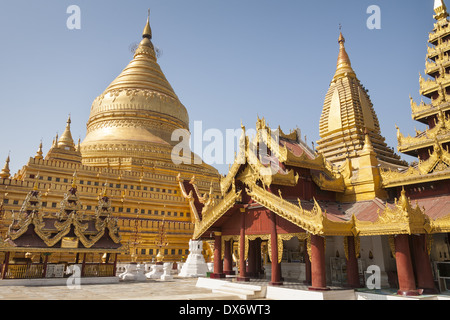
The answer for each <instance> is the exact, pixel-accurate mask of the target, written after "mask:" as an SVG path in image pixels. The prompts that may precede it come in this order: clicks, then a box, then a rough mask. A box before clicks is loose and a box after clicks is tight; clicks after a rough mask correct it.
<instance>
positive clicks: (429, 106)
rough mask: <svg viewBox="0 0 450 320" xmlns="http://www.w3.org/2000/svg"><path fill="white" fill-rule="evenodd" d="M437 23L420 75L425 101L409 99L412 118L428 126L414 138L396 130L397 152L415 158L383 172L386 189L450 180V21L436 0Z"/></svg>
mask: <svg viewBox="0 0 450 320" xmlns="http://www.w3.org/2000/svg"><path fill="white" fill-rule="evenodd" d="M434 11H435V13H436V15H435V16H434V19H435V20H436V22H435V24H434V28H433V31H432V32H430V34H429V36H428V43H429V46H428V51H427V55H426V62H425V74H426V75H427V78H424V77H423V76H422V75H420V76H419V84H420V95H421V96H423V97H425V99H426V100H428V102H424V101H423V100H422V101H421V103H420V104H417V103H416V102H414V100H413V99H412V98H410V100H411V109H412V118H413V120H416V121H418V122H421V123H423V124H426V125H427V128H426V129H425V130H423V131H420V130H417V129H416V135H415V136H410V135H408V136H404V135H403V134H402V133H401V132H400V129H399V128H398V127H397V140H398V146H397V149H398V151H400V152H402V153H405V154H408V155H411V156H414V157H417V158H418V161H417V162H416V163H414V164H413V165H412V166H411V167H409V168H408V170H406V171H403V172H398V171H391V170H387V171H383V172H382V176H383V184H384V186H386V187H395V186H401V185H412V184H416V183H423V182H432V181H439V180H446V179H448V178H449V177H450V152H449V148H448V147H449V144H450V116H449V114H450V76H449V70H450V22H449V20H448V16H449V14H448V12H447V7H446V5H445V3H444V2H443V1H442V0H435V3H434Z"/></svg>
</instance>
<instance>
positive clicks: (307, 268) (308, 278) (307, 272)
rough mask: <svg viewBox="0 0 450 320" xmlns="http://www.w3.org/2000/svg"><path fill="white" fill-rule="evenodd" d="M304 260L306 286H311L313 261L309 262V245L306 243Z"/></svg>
mask: <svg viewBox="0 0 450 320" xmlns="http://www.w3.org/2000/svg"><path fill="white" fill-rule="evenodd" d="M303 257H304V258H303V260H305V281H304V282H303V283H304V284H307V285H311V260H309V254H308V244H307V242H306V240H305V241H304V251H303Z"/></svg>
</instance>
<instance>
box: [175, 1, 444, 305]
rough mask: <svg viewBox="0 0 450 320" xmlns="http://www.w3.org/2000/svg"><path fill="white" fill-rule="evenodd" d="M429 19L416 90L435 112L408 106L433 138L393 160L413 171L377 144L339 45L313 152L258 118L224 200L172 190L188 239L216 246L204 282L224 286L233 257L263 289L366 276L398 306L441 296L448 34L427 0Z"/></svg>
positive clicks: (354, 281)
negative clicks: (411, 157) (189, 220)
mask: <svg viewBox="0 0 450 320" xmlns="http://www.w3.org/2000/svg"><path fill="white" fill-rule="evenodd" d="M434 10H435V12H436V15H435V19H436V21H437V23H436V25H435V28H434V31H433V33H431V34H430V43H431V44H433V47H431V48H430V49H429V54H428V58H429V59H431V60H429V61H427V72H428V74H429V75H431V76H432V78H433V79H431V80H426V82H425V81H424V80H422V79H421V80H420V81H421V94H424V95H425V96H427V97H430V98H431V99H432V101H431V103H430V104H422V105H421V106H420V109H419V107H417V106H416V105H415V104H413V118H414V119H417V120H419V119H420V120H421V121H426V122H427V123H429V126H430V129H428V130H427V131H425V132H424V133H419V134H418V136H417V137H415V138H410V139H409V140H408V141H410V142H409V144H408V146H409V147H408V148H409V149H405V148H406V144H403V137H402V136H401V135H399V146H398V150H399V151H401V152H408V154H410V153H409V152H411V153H412V152H413V151H414V152H415V154H417V155H418V157H419V159H418V160H419V162H418V163H413V164H411V165H408V164H407V163H406V162H404V161H401V160H400V157H399V156H398V155H396V154H395V153H394V151H393V150H392V149H391V148H390V147H388V146H387V145H386V144H385V142H384V138H383V136H382V135H381V133H380V129H379V123H378V120H377V117H376V113H375V107H374V106H373V105H372V103H371V102H370V98H369V96H368V95H367V90H365V89H364V87H362V85H361V84H360V82H359V80H358V79H357V77H356V73H355V71H354V70H353V68H352V66H351V63H350V59H349V55H348V54H347V52H346V49H345V45H344V42H345V40H344V37H343V35H342V34H340V36H339V40H338V43H339V55H338V62H337V68H336V73H335V75H334V77H333V80H332V82H331V84H330V87H329V90H328V93H327V95H326V97H325V102H324V106H323V112H322V117H321V119H320V137H321V139H320V140H319V142H318V144H319V145H318V147H317V150H316V151H315V150H311V149H310V148H308V146H307V145H306V143H305V142H304V141H302V139H301V137H300V136H299V134H298V131H292V132H290V133H289V134H286V133H283V131H282V130H281V129H280V128H278V129H276V130H272V129H271V128H270V127H269V125H268V124H267V123H266V120H265V119H264V118H263V119H258V120H257V123H256V129H257V134H256V136H255V137H254V138H252V139H250V138H249V137H248V136H247V135H246V134H245V127H244V126H243V128H242V129H243V130H242V136H241V139H240V149H239V152H238V153H237V155H236V159H235V162H234V164H233V165H232V166H231V167H230V170H229V172H228V174H227V175H226V176H224V177H222V179H221V181H220V187H221V191H222V199H215V198H213V197H211V196H208V195H207V194H206V195H202V194H200V193H199V192H197V190H196V186H195V181H192V180H191V181H189V182H188V181H187V180H183V179H181V178H179V186H180V189H181V190H182V194H183V196H184V197H185V198H186V199H187V200H188V202H189V203H190V208H191V211H192V213H193V215H194V217H195V228H194V238H196V239H211V238H212V239H213V240H214V244H215V245H214V249H215V253H214V257H215V258H214V273H213V274H212V275H211V277H213V278H222V277H224V276H226V275H228V274H232V273H233V269H232V266H233V257H234V258H236V259H237V261H238V262H237V266H238V272H239V274H238V276H237V280H238V281H248V280H249V278H251V277H259V276H260V275H261V274H262V273H263V272H264V273H265V274H266V275H267V274H270V279H271V284H272V285H282V284H283V278H284V279H285V280H289V279H290V278H292V277H294V278H295V279H296V280H298V279H300V280H303V281H305V283H308V284H309V285H310V289H311V290H320V291H323V290H329V288H330V286H332V285H338V286H349V287H353V288H359V287H361V286H364V285H365V284H366V281H367V280H368V277H369V275H371V274H372V273H368V272H366V270H367V267H368V266H372V265H375V266H377V267H378V268H379V270H380V275H381V280H380V281H381V286H382V287H392V288H396V289H397V292H398V294H400V295H411V296H413V295H421V294H423V293H436V292H438V291H439V290H441V291H445V290H447V286H448V285H450V283H449V281H448V277H449V276H450V273H449V272H448V270H449V267H450V265H449V262H448V260H449V259H450V251H449V248H450V243H449V240H448V239H449V237H448V235H449V232H450V209H449V208H450V206H449V204H450V190H449V185H450V184H449V178H450V168H449V166H450V153H449V151H448V150H447V143H448V140H447V139H448V138H449V136H448V134H447V129H446V128H450V127H447V121H448V115H447V113H448V110H449V105H450V104H449V103H448V102H447V100H446V99H447V91H446V82H445V81H446V80H445V79H446V77H447V76H446V74H447V73H446V72H445V71H446V66H447V62H446V61H447V58H448V56H447V55H446V54H445V53H446V51H445V50H446V49H445V48H447V47H446V46H447V41H448V40H447V39H450V26H449V22H448V19H447V17H448V14H447V11H446V8H445V5H444V3H443V2H442V1H439V0H436V4H435V8H434ZM449 50H450V49H449ZM449 66H450V65H449ZM433 70H434V71H433ZM449 86H450V85H449ZM433 132H434V134H433ZM413 146H414V147H413ZM267 260H269V261H270V263H269V264H265V265H263V263H262V261H267Z"/></svg>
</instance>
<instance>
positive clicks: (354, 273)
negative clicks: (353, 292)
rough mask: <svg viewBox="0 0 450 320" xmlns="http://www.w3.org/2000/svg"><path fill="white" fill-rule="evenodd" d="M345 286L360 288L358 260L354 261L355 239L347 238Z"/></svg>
mask: <svg viewBox="0 0 450 320" xmlns="http://www.w3.org/2000/svg"><path fill="white" fill-rule="evenodd" d="M347 254H348V257H347V285H348V286H349V287H351V288H360V287H361V283H360V281H359V272H358V260H357V259H356V250H355V237H347Z"/></svg>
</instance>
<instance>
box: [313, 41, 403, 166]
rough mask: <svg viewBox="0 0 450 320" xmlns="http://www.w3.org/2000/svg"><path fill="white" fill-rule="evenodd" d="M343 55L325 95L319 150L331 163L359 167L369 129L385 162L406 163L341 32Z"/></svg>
mask: <svg viewBox="0 0 450 320" xmlns="http://www.w3.org/2000/svg"><path fill="white" fill-rule="evenodd" d="M338 43H339V55H338V59H337V63H336V72H335V74H334V76H333V79H332V81H331V84H330V87H329V89H328V93H327V95H326V97H325V102H324V105H323V110H322V116H321V118H320V138H321V139H320V140H319V141H317V144H318V146H317V150H318V152H319V153H322V154H323V155H324V156H325V158H326V159H327V160H328V161H330V162H331V163H333V164H335V165H337V166H341V165H343V164H344V162H345V161H346V160H347V159H350V160H351V162H352V165H353V166H354V167H355V168H357V167H359V165H358V160H357V159H358V158H359V157H360V155H361V152H362V149H363V147H364V144H365V141H366V132H367V134H368V135H369V136H370V140H371V141H372V146H373V150H374V152H375V154H376V157H377V158H378V159H379V163H380V165H381V166H385V167H399V166H400V167H403V166H405V165H406V163H404V162H403V161H401V160H400V157H399V156H398V155H396V154H395V153H394V152H393V151H392V149H391V148H389V147H388V146H387V145H386V143H385V138H384V137H383V136H382V135H381V130H380V125H379V122H378V118H377V115H376V113H375V110H374V108H373V105H372V102H371V101H370V97H369V95H368V93H367V92H368V90H367V89H366V88H364V87H363V86H362V85H361V83H360V81H359V80H358V78H357V76H356V73H355V71H354V70H353V68H352V64H351V62H350V58H349V56H348V54H347V50H346V48H345V38H344V36H343V34H342V32H340V34H339V39H338Z"/></svg>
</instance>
